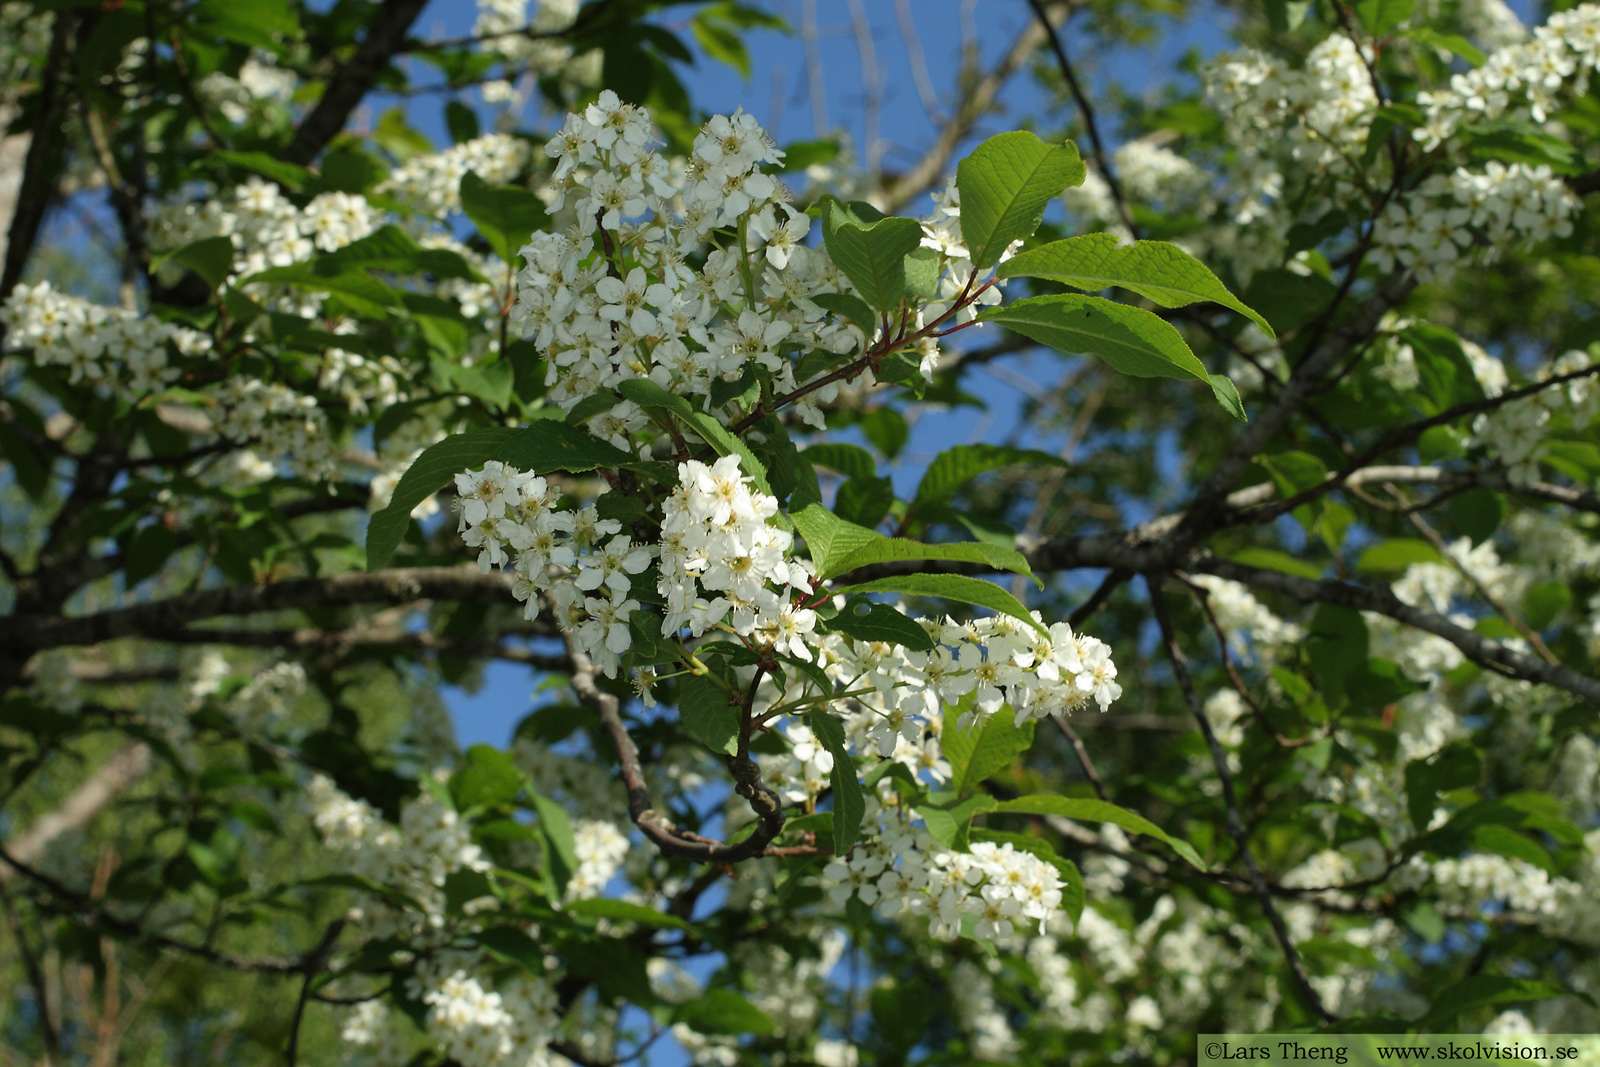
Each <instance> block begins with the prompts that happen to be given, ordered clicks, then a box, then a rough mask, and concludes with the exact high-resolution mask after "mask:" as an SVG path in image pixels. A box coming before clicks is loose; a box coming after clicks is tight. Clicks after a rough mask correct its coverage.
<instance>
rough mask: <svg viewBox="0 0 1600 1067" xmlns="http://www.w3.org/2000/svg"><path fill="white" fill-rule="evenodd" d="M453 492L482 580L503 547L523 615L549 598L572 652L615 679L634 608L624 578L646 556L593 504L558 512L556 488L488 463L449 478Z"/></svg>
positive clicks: (501, 559) (501, 560)
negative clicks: (575, 647) (575, 646)
mask: <svg viewBox="0 0 1600 1067" xmlns="http://www.w3.org/2000/svg"><path fill="white" fill-rule="evenodd" d="M456 489H457V492H458V495H457V497H456V500H455V506H456V507H457V508H459V509H460V512H461V520H460V523H459V526H458V530H459V532H460V533H461V535H462V539H463V540H464V541H465V542H466V543H467V544H468V545H469V546H471V547H473V548H477V549H479V550H480V551H479V553H478V567H479V568H480V569H481V570H482V571H483V572H484V573H485V574H487V573H488V572H489V568H490V567H491V566H501V567H503V566H505V565H506V564H507V563H508V562H511V559H512V557H511V556H509V555H508V554H507V551H506V550H507V549H508V548H509V549H510V550H511V553H513V554H514V556H515V564H514V565H515V569H516V573H517V581H516V584H515V585H514V586H513V587H512V593H513V595H514V596H516V598H517V599H518V600H521V601H523V602H524V604H525V605H526V607H525V608H524V609H523V614H524V616H525V617H526V618H528V619H530V620H531V619H536V618H538V616H539V594H540V593H549V594H550V597H551V599H552V600H553V601H554V602H555V604H556V611H557V617H558V619H559V620H560V622H561V624H562V625H563V626H564V627H567V628H569V629H570V630H572V632H573V634H574V635H575V636H576V637H577V640H578V643H579V647H581V648H582V649H583V650H584V651H585V652H586V653H587V654H588V655H589V657H590V658H591V659H593V660H594V662H595V663H596V664H597V665H598V666H599V667H600V668H601V669H602V670H604V671H605V673H606V674H607V676H610V677H615V676H616V672H617V664H618V660H619V658H620V657H621V654H622V653H624V652H626V651H627V650H628V648H629V646H631V645H632V643H633V638H632V636H631V635H630V634H629V632H628V618H629V616H630V615H632V614H633V612H634V611H636V610H638V608H639V601H637V600H635V599H633V598H632V596H630V592H631V590H632V581H631V578H632V576H633V575H635V574H639V573H641V572H642V571H643V570H644V569H645V568H646V567H648V566H649V565H650V560H651V558H652V556H653V550H652V549H651V548H650V547H649V546H644V545H635V544H634V543H633V541H632V538H630V537H629V536H628V535H627V534H621V533H619V531H621V529H622V524H621V523H620V522H618V521H616V520H615V519H602V518H600V514H599V511H598V510H597V509H596V508H595V507H594V505H592V504H591V505H589V506H588V507H582V508H577V509H575V510H570V511H569V510H561V509H560V508H559V507H558V504H559V503H560V497H561V491H560V490H559V489H557V488H556V487H554V486H552V485H551V484H550V483H549V482H548V481H546V480H545V479H544V478H540V477H538V476H537V475H535V474H533V473H532V472H529V471H520V470H517V469H516V468H514V467H508V466H506V465H505V464H503V463H500V462H498V461H495V460H490V461H489V462H488V463H485V464H484V465H483V467H482V469H481V470H478V471H475V472H474V471H468V472H465V473H462V474H458V475H456ZM605 538H610V540H604V539H605ZM602 541H603V543H602ZM573 568H576V569H577V570H576V575H573V574H572V571H573ZM590 594H593V595H590Z"/></svg>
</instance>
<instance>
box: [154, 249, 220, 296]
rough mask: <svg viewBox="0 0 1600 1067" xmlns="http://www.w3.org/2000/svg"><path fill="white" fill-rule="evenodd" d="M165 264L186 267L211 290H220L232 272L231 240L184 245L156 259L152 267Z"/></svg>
mask: <svg viewBox="0 0 1600 1067" xmlns="http://www.w3.org/2000/svg"><path fill="white" fill-rule="evenodd" d="M166 262H171V263H176V264H178V265H179V266H181V267H187V268H188V269H189V270H192V271H194V273H195V274H197V275H199V276H200V278H201V280H203V281H204V282H205V283H206V284H207V285H209V286H210V287H211V288H213V289H217V288H220V287H221V285H222V283H223V282H225V281H227V280H228V275H229V274H230V273H232V271H233V239H232V238H230V237H207V238H205V239H204V240H201V241H195V242H194V243H193V244H187V245H184V246H183V247H182V248H180V249H178V250H177V251H176V252H172V253H170V254H169V255H166V256H160V257H157V259H156V260H155V262H154V263H153V264H152V266H159V265H160V264H162V263H166Z"/></svg>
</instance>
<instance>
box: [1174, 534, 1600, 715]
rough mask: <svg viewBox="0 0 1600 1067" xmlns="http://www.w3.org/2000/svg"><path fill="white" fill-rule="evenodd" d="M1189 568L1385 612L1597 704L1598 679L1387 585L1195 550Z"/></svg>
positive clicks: (1511, 671) (1481, 660) (1480, 659)
mask: <svg viewBox="0 0 1600 1067" xmlns="http://www.w3.org/2000/svg"><path fill="white" fill-rule="evenodd" d="M1189 567H1190V569H1192V570H1198V571H1203V572H1205V573H1206V574H1215V575H1216V576H1218V577H1219V578H1227V579H1229V580H1231V581H1235V582H1242V583H1243V584H1245V585H1250V586H1254V587H1256V588H1258V589H1270V590H1272V591H1273V592H1277V593H1283V594H1284V595H1286V596H1290V597H1293V598H1294V599H1296V600H1299V601H1301V602H1303V603H1322V604H1339V605H1342V606H1344V607H1347V608H1355V609H1357V610H1358V611H1371V612H1376V613H1377V614H1379V615H1386V616H1388V617H1389V618H1391V619H1394V620H1395V621H1396V622H1402V623H1405V624H1406V625H1407V626H1413V627H1415V628H1417V629H1418V630H1422V631H1425V632H1426V633H1430V634H1433V635H1435V636H1436V637H1442V638H1444V639H1445V640H1446V641H1449V642H1450V643H1451V644H1452V645H1455V646H1456V647H1457V648H1459V649H1460V650H1461V652H1462V654H1463V655H1465V656H1466V657H1467V658H1468V659H1470V660H1472V661H1473V662H1474V663H1477V664H1479V665H1480V666H1482V667H1485V668H1487V669H1489V670H1493V671H1496V672H1498V673H1500V674H1505V675H1509V676H1510V677H1513V678H1520V679H1522V680H1523V681H1527V682H1537V683H1540V684H1542V685H1551V686H1555V687H1556V688H1558V689H1565V690H1566V691H1567V692H1569V693H1572V694H1574V695H1575V696H1580V697H1582V698H1583V699H1584V700H1587V701H1588V702H1589V703H1591V704H1593V705H1595V706H1596V707H1600V679H1596V678H1591V677H1589V676H1588V675H1585V674H1579V673H1578V672H1577V671H1574V670H1572V669H1570V668H1568V667H1563V666H1560V665H1559V664H1551V663H1546V662H1544V661H1543V660H1541V659H1539V658H1538V657H1537V656H1529V655H1525V654H1523V653H1521V652H1517V651H1515V650H1513V649H1510V648H1507V647H1506V646H1505V645H1502V644H1500V643H1499V642H1498V641H1490V640H1488V639H1487V638H1484V637H1480V636H1478V635H1477V634H1475V633H1473V632H1472V631H1471V630H1468V629H1466V628H1465V627H1461V626H1457V625H1456V624H1455V623H1453V622H1451V621H1450V620H1449V619H1446V618H1443V617H1442V616H1439V615H1434V614H1432V613H1431V612H1426V611H1421V610H1419V609H1417V608H1414V607H1412V606H1411V605H1410V604H1407V603H1405V602H1404V601H1402V600H1401V599H1400V598H1399V597H1397V596H1395V595H1394V593H1393V592H1391V591H1390V590H1389V588H1388V587H1387V586H1379V587H1374V588H1365V587H1362V586H1359V585H1352V584H1351V583H1349V582H1341V581H1337V580H1335V579H1331V578H1323V579H1312V578H1301V577H1299V576H1298V575H1293V574H1283V573H1280V572H1278V571H1269V570H1264V569H1262V568H1260V567H1250V566H1246V565H1245V564H1243V563H1235V562H1234V561H1232V560H1228V559H1221V558H1219V557H1217V556H1214V555H1212V554H1211V553H1209V552H1199V553H1196V554H1195V557H1194V559H1193V560H1192V562H1191V563H1190V564H1189Z"/></svg>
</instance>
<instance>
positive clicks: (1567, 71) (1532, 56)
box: [1412, 4, 1600, 148]
mask: <svg viewBox="0 0 1600 1067" xmlns="http://www.w3.org/2000/svg"><path fill="white" fill-rule="evenodd" d="M1597 66H1600V6H1597V5H1595V4H1580V5H1579V6H1577V7H1574V8H1572V9H1571V10H1569V11H1559V12H1557V13H1555V14H1553V15H1551V16H1550V18H1549V20H1548V21H1546V22H1545V24H1544V25H1543V26H1540V27H1538V28H1537V29H1535V30H1534V31H1533V37H1532V39H1531V40H1524V41H1518V42H1516V43H1513V44H1508V45H1507V46H1505V47H1503V48H1499V49H1496V50H1495V51H1494V52H1492V53H1490V55H1489V56H1488V57H1487V58H1486V59H1485V60H1484V62H1483V65H1482V66H1479V67H1477V68H1475V69H1473V70H1470V71H1468V72H1466V73H1465V74H1457V75H1455V76H1454V77H1452V78H1451V79H1450V88H1449V89H1446V90H1442V91H1440V92H1435V93H1428V92H1423V93H1418V94H1417V102H1418V103H1419V104H1421V105H1422V107H1423V110H1424V113H1425V116H1426V120H1427V121H1426V123H1425V124H1424V125H1423V126H1421V127H1419V128H1418V129H1417V130H1415V131H1413V134H1412V136H1413V137H1415V138H1416V139H1417V140H1418V141H1420V142H1421V143H1422V145H1423V146H1424V147H1425V148H1434V147H1437V146H1438V145H1440V144H1441V143H1443V142H1444V141H1446V140H1448V139H1450V138H1451V137H1452V136H1454V135H1455V133H1456V131H1457V130H1458V129H1459V128H1460V127H1461V126H1462V125H1463V124H1464V123H1470V122H1479V121H1482V120H1485V119H1495V118H1500V117H1502V116H1505V115H1508V114H1509V115H1512V116H1515V117H1526V118H1529V119H1532V120H1533V121H1534V122H1537V123H1542V122H1544V121H1545V120H1546V119H1547V118H1548V117H1549V116H1550V115H1551V114H1552V113H1553V112H1555V111H1558V110H1560V98H1561V96H1562V95H1563V94H1566V93H1570V94H1573V95H1577V96H1581V95H1583V94H1584V93H1585V92H1587V91H1588V85H1589V76H1590V75H1591V74H1592V73H1593V72H1594V71H1595V69H1596V67H1597Z"/></svg>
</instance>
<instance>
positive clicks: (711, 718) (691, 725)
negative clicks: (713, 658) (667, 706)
mask: <svg viewBox="0 0 1600 1067" xmlns="http://www.w3.org/2000/svg"><path fill="white" fill-rule="evenodd" d="M728 699H729V695H728V691H727V690H726V689H724V688H722V687H721V686H720V685H718V684H717V683H715V682H713V681H712V680H711V679H709V678H707V677H705V676H704V675H699V674H691V675H689V676H688V677H687V678H685V679H684V680H683V682H682V683H681V684H680V685H679V686H678V721H679V722H681V723H683V726H684V729H686V730H688V731H689V732H690V733H691V734H693V735H694V736H695V737H697V738H699V739H700V740H701V741H702V742H704V743H705V745H706V747H707V748H709V749H711V751H713V752H724V753H727V754H728V755H730V756H731V755H733V754H734V753H735V752H737V751H738V748H739V709H738V708H737V707H735V706H734V705H732V704H730V703H728Z"/></svg>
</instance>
